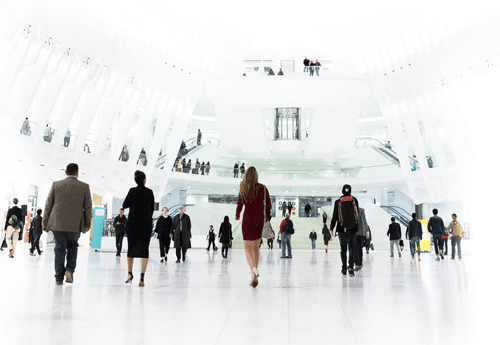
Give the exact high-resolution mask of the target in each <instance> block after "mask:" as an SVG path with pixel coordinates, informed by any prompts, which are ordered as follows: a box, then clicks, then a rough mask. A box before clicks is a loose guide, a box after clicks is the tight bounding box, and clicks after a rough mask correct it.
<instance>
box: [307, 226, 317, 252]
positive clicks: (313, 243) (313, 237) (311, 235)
mask: <svg viewBox="0 0 500 345" xmlns="http://www.w3.org/2000/svg"><path fill="white" fill-rule="evenodd" d="M309 239H310V240H311V246H312V249H313V250H314V249H316V240H317V239H318V234H317V233H316V231H314V229H312V231H311V232H310V233H309Z"/></svg>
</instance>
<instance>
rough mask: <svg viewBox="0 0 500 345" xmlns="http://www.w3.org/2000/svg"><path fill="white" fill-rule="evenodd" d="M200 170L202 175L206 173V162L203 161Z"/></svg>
mask: <svg viewBox="0 0 500 345" xmlns="http://www.w3.org/2000/svg"><path fill="white" fill-rule="evenodd" d="M200 170H201V174H202V175H205V162H202V163H201V165H200Z"/></svg>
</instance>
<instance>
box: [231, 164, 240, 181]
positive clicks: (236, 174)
mask: <svg viewBox="0 0 500 345" xmlns="http://www.w3.org/2000/svg"><path fill="white" fill-rule="evenodd" d="M239 172H240V168H239V166H238V163H236V164H235V165H234V168H233V177H234V178H237V177H238V173H239Z"/></svg>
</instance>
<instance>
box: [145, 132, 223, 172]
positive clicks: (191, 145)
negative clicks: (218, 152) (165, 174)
mask: <svg viewBox="0 0 500 345" xmlns="http://www.w3.org/2000/svg"><path fill="white" fill-rule="evenodd" d="M213 143H215V144H216V147H219V145H220V140H219V138H211V137H207V138H202V139H201V145H197V138H196V137H194V138H189V139H187V140H186V141H185V142H184V144H186V147H185V148H183V149H182V150H179V152H178V153H177V158H178V159H181V158H183V157H186V156H187V155H188V154H190V153H193V152H195V151H196V149H197V148H199V147H202V146H203V145H213ZM166 158H167V155H166V154H164V155H160V156H159V157H158V159H157V160H156V164H155V168H157V169H164V167H165V161H166Z"/></svg>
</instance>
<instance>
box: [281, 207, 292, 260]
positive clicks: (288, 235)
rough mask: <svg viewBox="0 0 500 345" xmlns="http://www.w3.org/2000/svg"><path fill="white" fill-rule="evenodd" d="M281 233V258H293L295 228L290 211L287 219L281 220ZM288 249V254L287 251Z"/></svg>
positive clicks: (286, 216)
mask: <svg viewBox="0 0 500 345" xmlns="http://www.w3.org/2000/svg"><path fill="white" fill-rule="evenodd" d="M280 233H281V242H282V243H281V258H282V259H285V258H286V259H291V258H292V243H291V242H292V235H293V234H294V233H295V230H294V229H293V222H292V220H291V219H290V213H288V212H287V214H286V215H285V219H283V220H282V221H281V224H280ZM287 250H288V255H286V252H287Z"/></svg>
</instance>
